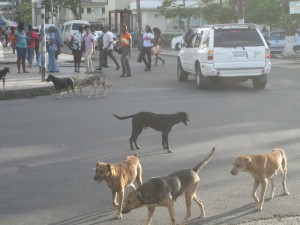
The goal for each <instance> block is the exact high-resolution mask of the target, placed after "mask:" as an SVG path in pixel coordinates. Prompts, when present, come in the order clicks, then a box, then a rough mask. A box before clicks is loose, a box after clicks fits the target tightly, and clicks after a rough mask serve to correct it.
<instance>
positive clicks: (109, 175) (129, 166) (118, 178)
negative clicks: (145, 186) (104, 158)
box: [94, 154, 142, 219]
mask: <svg viewBox="0 0 300 225" xmlns="http://www.w3.org/2000/svg"><path fill="white" fill-rule="evenodd" d="M95 170H96V175H95V177H94V180H96V181H98V182H99V183H100V182H101V181H103V180H105V181H106V183H107V186H108V187H109V188H110V189H111V191H112V200H113V205H114V206H116V207H118V210H117V214H116V218H118V219H121V218H122V213H121V210H122V204H123V199H124V191H125V187H131V189H132V190H135V186H134V183H133V182H134V181H135V180H136V181H137V184H138V186H139V187H140V186H141V185H142V166H141V164H140V161H139V159H138V156H137V154H135V156H127V157H126V159H125V160H124V161H123V163H121V164H111V163H103V162H97V165H96V169H95ZM117 193H118V194H119V204H118V203H117Z"/></svg>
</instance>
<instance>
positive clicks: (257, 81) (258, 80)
mask: <svg viewBox="0 0 300 225" xmlns="http://www.w3.org/2000/svg"><path fill="white" fill-rule="evenodd" d="M267 81H268V79H267V75H266V74H264V75H262V76H260V77H255V78H252V84H253V87H254V88H256V89H264V88H265V87H266V85H267Z"/></svg>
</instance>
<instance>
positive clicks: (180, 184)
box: [122, 148, 215, 225]
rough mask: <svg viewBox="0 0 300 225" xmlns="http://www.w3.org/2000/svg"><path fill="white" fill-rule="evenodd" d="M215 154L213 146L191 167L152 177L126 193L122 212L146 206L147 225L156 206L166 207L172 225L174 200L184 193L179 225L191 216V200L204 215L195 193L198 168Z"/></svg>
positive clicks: (173, 224)
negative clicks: (183, 210)
mask: <svg viewBox="0 0 300 225" xmlns="http://www.w3.org/2000/svg"><path fill="white" fill-rule="evenodd" d="M214 154H215V148H213V149H212V151H211V152H210V154H209V155H208V156H207V157H206V159H204V160H203V161H202V162H200V163H199V164H198V165H196V166H195V167H194V168H193V169H183V170H179V171H177V172H174V173H171V174H169V175H167V176H162V177H153V178H151V179H150V180H148V181H147V182H145V183H144V184H143V185H142V186H140V187H139V188H138V189H137V190H135V191H132V192H130V193H129V194H128V196H127V198H126V201H125V205H124V208H123V210H122V213H128V212H130V211H131V210H133V209H136V208H140V207H143V206H147V207H148V218H147V225H150V224H151V221H152V217H153V213H154V210H155V207H156V206H163V207H167V208H168V211H169V214H170V217H171V222H172V225H175V224H176V221H175V215H174V201H175V200H176V199H177V198H178V197H179V196H180V195H182V194H183V193H184V195H185V202H186V215H185V217H184V220H183V221H182V223H181V225H184V224H186V222H187V220H188V218H189V217H190V216H191V206H192V202H193V201H194V202H196V203H197V205H198V206H199V208H200V217H204V216H205V213H204V207H203V204H202V201H201V199H200V198H199V197H198V196H197V195H196V191H197V189H198V186H199V182H200V178H199V176H198V174H197V173H198V172H199V170H201V168H202V167H203V166H204V165H206V164H207V163H208V161H209V160H210V159H211V158H212V157H213V155H214Z"/></svg>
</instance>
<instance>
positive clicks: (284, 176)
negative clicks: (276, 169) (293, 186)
mask: <svg viewBox="0 0 300 225" xmlns="http://www.w3.org/2000/svg"><path fill="white" fill-rule="evenodd" d="M286 164H287V160H286V157H284V158H283V160H282V170H281V172H282V188H283V194H284V195H289V194H290V193H289V192H288V190H287V188H286V175H287V165H286Z"/></svg>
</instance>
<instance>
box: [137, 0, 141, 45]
mask: <svg viewBox="0 0 300 225" xmlns="http://www.w3.org/2000/svg"><path fill="white" fill-rule="evenodd" d="M136 11H137V23H138V33H137V35H138V49H139V50H140V48H141V46H142V20H141V2H140V0H136Z"/></svg>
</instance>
